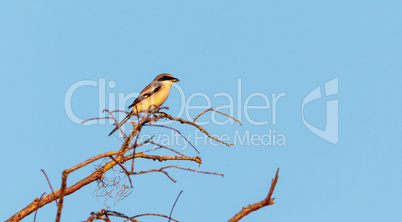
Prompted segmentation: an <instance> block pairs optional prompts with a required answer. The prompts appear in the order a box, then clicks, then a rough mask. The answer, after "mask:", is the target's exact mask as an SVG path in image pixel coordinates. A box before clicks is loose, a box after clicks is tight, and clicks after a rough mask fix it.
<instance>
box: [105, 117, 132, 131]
mask: <svg viewBox="0 0 402 222" xmlns="http://www.w3.org/2000/svg"><path fill="white" fill-rule="evenodd" d="M131 116H133V115H132V113H129V114H128V115H127V116H126V117H125V118H124V119H123V120H122V121H121V122H120V123H119V125H118V126H116V127H115V128H114V129H113V130H112V132H110V133H109V136H110V135H112V134H113V133H114V132H116V130H118V129H119V128H120V127H121V126H122V125H123V124H124V123H125V122H127V120H128V119H130V117H131Z"/></svg>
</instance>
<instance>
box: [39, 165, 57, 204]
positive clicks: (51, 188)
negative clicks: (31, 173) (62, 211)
mask: <svg viewBox="0 0 402 222" xmlns="http://www.w3.org/2000/svg"><path fill="white" fill-rule="evenodd" d="M40 170H41V171H42V173H43V174H44V175H45V177H46V180H47V183H48V184H49V187H50V190H51V191H52V194H53V196H54V191H53V187H52V184H50V181H49V178H48V177H47V175H46V173H45V171H44V170H43V169H40ZM55 199H56V196H55ZM55 202H56V207H57V204H58V202H57V200H55Z"/></svg>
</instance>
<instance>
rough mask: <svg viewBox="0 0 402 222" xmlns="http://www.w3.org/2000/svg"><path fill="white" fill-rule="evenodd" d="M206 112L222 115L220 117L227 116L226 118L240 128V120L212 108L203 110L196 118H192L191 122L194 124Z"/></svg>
mask: <svg viewBox="0 0 402 222" xmlns="http://www.w3.org/2000/svg"><path fill="white" fill-rule="evenodd" d="M208 111H214V112H217V113H219V114H222V115H224V116H227V117H229V118H231V119H233V120H234V121H236V122H237V123H239V124H240V126H242V125H241V122H240V120H238V119H236V118H234V117H232V116H230V115H228V114H226V113H222V112H220V111H218V110H215V109H213V108H212V107H211V108H209V109H207V110H204V111H203V112H202V113H200V114H198V116H196V117H195V118H194V120H193V122H194V123H195V121H196V120H197V119H198V118H199V117H200V116H201V115H203V114H204V113H206V112H208Z"/></svg>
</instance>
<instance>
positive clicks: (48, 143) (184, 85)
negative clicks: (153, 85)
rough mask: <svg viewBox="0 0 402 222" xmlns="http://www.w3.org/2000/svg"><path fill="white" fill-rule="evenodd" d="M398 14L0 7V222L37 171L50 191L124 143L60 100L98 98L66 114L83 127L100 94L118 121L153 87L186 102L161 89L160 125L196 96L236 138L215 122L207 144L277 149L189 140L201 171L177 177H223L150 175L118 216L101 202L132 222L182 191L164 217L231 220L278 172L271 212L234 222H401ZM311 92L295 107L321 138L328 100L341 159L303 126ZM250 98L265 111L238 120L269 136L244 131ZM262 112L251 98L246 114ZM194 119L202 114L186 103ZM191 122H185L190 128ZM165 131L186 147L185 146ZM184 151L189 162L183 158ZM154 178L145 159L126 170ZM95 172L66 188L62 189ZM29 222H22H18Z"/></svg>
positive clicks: (243, 4)
mask: <svg viewBox="0 0 402 222" xmlns="http://www.w3.org/2000/svg"><path fill="white" fill-rule="evenodd" d="M401 11H402V4H401V2H400V1H333V2H331V3H330V2H323V1H293V2H288V1H197V2H196V1H152V2H151V1H118V2H111V1H68V2H67V1H65V2H60V1H57V2H54V1H1V2H0V76H1V81H0V100H1V103H2V105H1V106H2V108H1V115H0V122H1V124H2V127H1V128H0V141H1V151H2V170H1V172H0V178H1V183H0V188H1V190H2V195H1V198H0V199H1V200H0V212H1V213H0V220H1V221H3V220H5V219H7V218H8V217H10V216H11V215H13V214H14V213H16V212H18V211H19V210H21V209H22V208H23V207H25V206H26V205H27V204H29V203H30V202H31V201H33V200H34V199H35V198H37V197H40V195H41V194H42V193H43V192H46V193H50V189H49V187H48V185H47V181H46V180H45V177H44V176H43V174H42V172H41V171H40V169H44V170H45V171H46V172H47V175H48V176H49V178H50V181H51V183H52V185H53V187H54V188H55V189H58V188H59V187H60V184H61V172H62V171H63V170H64V169H67V168H69V167H72V166H74V165H76V164H78V163H80V162H82V161H84V160H86V159H88V158H90V157H93V156H95V155H97V154H101V153H104V152H108V151H114V150H117V149H119V147H120V145H121V142H120V141H119V140H118V139H117V138H116V137H114V136H112V137H108V136H107V135H108V133H109V132H110V131H111V130H112V128H113V126H112V125H111V124H94V125H88V126H83V125H79V124H76V123H74V122H73V121H72V120H71V118H69V117H68V115H67V114H66V111H65V97H66V93H67V91H68V89H69V88H70V87H71V86H72V85H74V84H75V83H78V82H80V81H84V80H90V81H92V82H95V83H98V85H97V86H96V87H91V86H85V87H81V88H79V89H78V90H76V91H75V92H74V94H73V97H72V100H71V102H72V106H71V107H72V109H73V111H74V113H75V114H76V115H77V116H78V117H79V118H82V119H87V118H92V117H97V116H98V113H99V109H103V108H110V106H108V107H100V106H102V104H101V103H99V98H100V94H99V92H98V90H99V83H100V81H103V80H104V81H105V82H106V84H108V83H109V82H111V81H113V82H112V83H111V84H112V85H113V83H114V84H115V87H113V88H110V87H109V86H108V85H107V86H106V88H105V90H106V91H105V93H106V94H105V95H106V103H105V104H114V106H115V107H126V106H127V105H128V104H129V102H127V104H119V100H118V94H119V93H123V94H124V95H127V94H129V93H138V92H139V91H141V90H142V89H143V87H144V86H145V85H146V84H148V83H149V82H150V81H151V80H152V79H153V78H154V77H155V76H156V75H157V74H160V73H163V72H169V73H171V74H173V75H174V76H175V77H177V78H179V79H180V80H181V81H180V82H179V83H178V84H177V85H178V86H180V89H182V90H183V92H184V95H185V99H184V100H182V99H181V97H180V93H179V91H178V90H177V88H172V93H171V96H170V97H169V99H168V100H167V101H166V103H165V105H166V106H169V107H170V110H169V113H172V114H177V113H178V112H179V110H180V107H182V106H185V105H186V102H188V101H189V98H190V96H191V95H194V94H195V93H202V94H205V95H207V96H208V98H209V99H210V101H211V103H212V106H214V107H219V106H222V105H227V104H228V103H229V100H228V99H226V98H225V97H214V95H215V94H217V93H227V94H228V95H230V96H231V97H232V98H233V112H234V113H233V114H234V116H235V117H238V116H240V118H241V119H242V122H243V126H238V125H236V124H225V125H222V126H219V125H218V124H214V123H212V122H211V123H210V124H207V125H205V126H204V127H205V128H206V129H207V130H209V132H211V133H216V134H218V135H223V134H227V135H229V136H230V138H231V140H230V141H235V138H236V134H235V133H236V132H237V133H238V135H242V136H244V135H246V133H247V132H248V133H249V135H250V137H251V135H257V136H258V135H259V136H262V135H264V134H268V133H269V132H270V131H271V139H272V137H273V135H272V134H273V133H274V131H275V133H274V134H275V135H276V136H277V137H276V138H278V137H280V135H282V136H283V137H284V138H285V141H286V144H282V145H277V144H276V145H274V144H272V143H271V144H255V143H254V144H251V143H247V142H245V143H242V144H241V143H240V142H239V140H237V141H235V142H236V145H234V146H232V147H230V148H228V147H226V146H223V145H221V146H216V145H213V144H209V143H207V144H202V143H201V142H200V141H199V142H198V144H197V148H198V149H199V150H200V152H201V153H200V154H199V155H200V156H201V158H202V161H203V164H202V165H201V166H200V167H198V165H197V164H194V163H181V162H174V164H178V165H181V166H184V167H192V168H193V169H197V170H204V171H213V172H219V173H223V174H224V175H225V177H224V178H222V177H220V176H213V175H204V174H197V173H190V172H183V171H179V170H174V169H172V170H170V171H169V172H170V174H171V176H173V177H174V178H175V179H176V180H177V181H178V182H177V183H173V182H171V181H170V180H169V179H168V178H166V177H165V176H164V175H163V174H160V173H153V174H147V175H139V176H135V177H133V183H134V187H135V188H134V190H133V192H132V193H131V195H130V196H129V197H127V198H126V199H125V200H123V201H120V202H119V203H117V204H116V205H114V206H113V202H111V204H112V207H111V210H115V211H118V212H123V213H126V214H127V215H130V216H131V215H136V214H141V213H161V214H169V212H170V209H171V207H172V204H173V202H174V200H175V199H176V196H177V194H178V193H179V192H180V190H183V194H182V195H181V197H180V199H179V201H178V203H177V205H176V208H175V210H174V213H173V217H174V218H176V219H178V220H180V221H226V220H228V219H229V218H231V217H232V216H233V215H234V214H235V213H237V212H238V211H239V210H240V209H241V208H242V207H243V206H246V205H247V204H250V203H254V202H257V201H260V200H262V199H263V198H264V197H265V196H266V194H267V192H268V190H269V187H270V181H271V179H272V178H273V177H274V175H275V172H276V169H277V168H278V167H279V168H280V173H279V175H280V178H279V181H278V184H277V187H276V189H275V192H274V195H273V196H274V197H276V199H275V201H276V203H275V204H274V205H272V206H269V207H266V208H263V209H260V210H259V211H257V212H254V213H252V214H250V215H249V216H247V217H245V218H244V219H243V220H242V221H398V220H402V213H401V210H400V208H401V206H402V192H401V187H402V179H401V170H402V161H401V157H402V149H401V144H402V143H401V140H400V138H399V136H400V135H401V133H402V131H401V113H402V106H401V94H402V93H401V79H402V78H401V77H400V76H401V74H402V65H401V64H402V63H401V59H402V55H401V53H402V44H401V39H402V29H401V27H402V14H401ZM335 78H338V87H337V89H338V94H335V95H331V96H329V97H325V90H324V84H325V83H326V82H328V81H330V80H332V79H335ZM239 81H240V82H241V92H239V89H238V88H239V87H238V82H239ZM317 87H321V88H320V89H321V92H322V95H323V98H321V99H317V100H315V101H313V102H311V103H309V104H307V105H306V106H305V108H304V112H305V120H306V121H307V122H309V123H310V124H311V125H313V126H314V127H317V128H320V129H325V126H326V119H327V116H326V110H327V109H326V101H329V100H334V101H338V103H339V108H338V109H337V110H338V111H339V113H338V117H339V119H338V121H336V123H337V124H338V126H339V130H338V132H339V134H338V139H339V140H338V143H336V144H333V143H330V142H328V141H326V140H324V139H322V138H320V137H318V136H317V135H315V134H314V133H313V132H311V131H310V130H309V129H308V128H307V127H306V126H305V124H304V123H303V120H302V102H303V100H304V98H305V97H306V96H307V95H308V94H309V93H310V92H311V91H313V90H314V89H316V88H317ZM256 92H257V93H260V94H259V95H266V96H267V97H268V98H269V103H270V105H271V106H270V109H261V110H251V111H249V115H250V118H252V119H253V120H254V121H266V120H268V123H267V124H264V125H256V124H253V123H251V122H250V121H247V119H246V117H245V113H244V112H243V111H244V110H243V107H244V104H245V100H246V98H247V97H248V96H249V95H252V94H253V93H256ZM280 93H285V94H286V95H285V96H284V97H282V98H280V99H279V100H278V103H277V104H276V118H275V120H276V123H275V124H274V122H273V107H272V102H273V101H272V99H271V98H272V94H275V95H279V94H280ZM239 94H240V95H241V98H239V96H238V95H239ZM109 95H111V98H115V99H114V100H115V101H113V99H112V100H109ZM198 95H199V94H198ZM239 99H240V101H241V103H240V104H239V103H238V101H239ZM131 101H132V100H131ZM265 102H266V101H265V100H263V97H261V96H260V97H254V98H252V99H251V100H250V101H249V103H250V104H251V105H256V106H263V105H266V104H265ZM190 105H193V106H194V105H208V104H207V101H206V100H205V98H202V97H196V98H194V99H193V100H191V101H190ZM239 107H240V110H242V112H241V113H239V112H238V109H239ZM221 111H225V112H229V111H230V110H229V109H226V110H225V109H222V110H221ZM198 112H200V110H192V111H191V112H190V116H189V117H191V118H194V117H195V115H196V114H197V113H198ZM182 117H183V118H185V119H186V118H187V117H188V116H186V115H183V116H182ZM211 118H212V116H211V114H208V115H206V116H204V117H203V118H202V119H200V120H202V121H204V120H208V119H211ZM328 118H329V121H331V120H336V119H334V118H336V116H329V117H328ZM219 120H221V121H223V120H225V118H223V117H219ZM92 123H96V122H92ZM171 126H175V127H177V128H178V129H180V130H182V132H183V134H184V135H186V136H189V135H194V134H195V132H196V131H195V130H194V128H192V127H189V126H182V125H180V124H175V125H171ZM150 134H162V135H170V132H169V131H168V130H165V129H159V128H158V129H154V128H147V129H146V131H144V135H150ZM198 135H200V134H198ZM334 135H335V134H334ZM190 141H193V142H195V140H194V137H191V138H190ZM265 142H267V140H265ZM181 145H183V143H182V141H181ZM175 147H177V149H179V150H180V146H175ZM148 148H149V147H148ZM182 152H184V153H185V154H186V155H197V154H196V153H195V151H194V150H192V149H189V148H186V149H185V150H183V151H182ZM155 154H158V152H155ZM159 154H163V152H161V153H159ZM165 165H169V163H159V162H154V161H145V160H142V161H138V162H137V165H136V168H137V169H138V170H142V169H151V168H159V167H161V166H165ZM94 167H95V165H91V166H88V167H86V168H83V169H82V170H80V171H78V172H75V173H73V174H72V175H71V177H69V180H68V184H69V185H71V184H73V183H74V182H76V181H78V180H80V179H82V178H83V177H85V176H86V175H88V174H89V173H91V172H92V171H93V169H94ZM95 189H96V184H91V185H89V186H86V187H84V188H82V189H81V190H79V191H78V192H76V193H74V194H73V195H70V196H67V197H66V199H65V204H64V208H63V213H62V216H63V217H62V221H83V220H85V219H86V218H87V217H88V216H89V215H90V212H92V211H98V210H100V209H102V208H105V206H104V205H103V203H102V202H103V200H102V199H99V201H98V199H97V198H95V197H93V196H94V194H93V192H94V190H95ZM109 203H110V202H109ZM55 215H56V206H55V204H54V203H51V204H48V205H47V206H45V207H43V208H42V209H40V210H39V212H38V216H37V221H53V220H54V218H55ZM32 220H33V215H31V216H29V217H27V218H26V219H25V220H24V221H32ZM142 220H143V221H161V219H160V218H154V217H148V218H142ZM116 221H119V220H116Z"/></svg>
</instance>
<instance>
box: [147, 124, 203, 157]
mask: <svg viewBox="0 0 402 222" xmlns="http://www.w3.org/2000/svg"><path fill="white" fill-rule="evenodd" d="M148 126H157V127H163V128H168V129H171V130H174V131H176V132H177V133H178V134H179V135H180V136H181V137H183V139H184V140H185V141H186V142H187V143H188V144H190V145H191V146H192V147H193V148H194V150H195V151H197V153H200V152H199V151H198V150H197V148H195V146H194V145H193V144H192V143H191V142H190V141H189V140H188V139H187V138H186V137H185V136H184V135H183V134H182V133H181V132H180V131H179V130H177V129H175V128H173V127H169V126H164V125H158V124H151V123H148Z"/></svg>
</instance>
